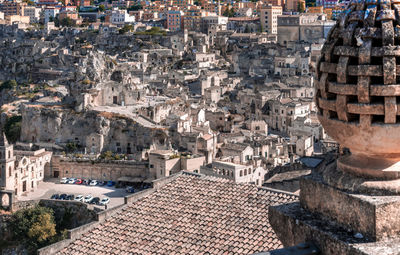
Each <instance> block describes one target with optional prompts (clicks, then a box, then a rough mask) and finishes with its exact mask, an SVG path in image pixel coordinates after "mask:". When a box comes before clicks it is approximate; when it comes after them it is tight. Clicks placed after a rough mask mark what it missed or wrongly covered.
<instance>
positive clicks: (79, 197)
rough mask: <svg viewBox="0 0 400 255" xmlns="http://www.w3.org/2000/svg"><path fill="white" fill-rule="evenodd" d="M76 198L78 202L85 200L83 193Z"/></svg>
mask: <svg viewBox="0 0 400 255" xmlns="http://www.w3.org/2000/svg"><path fill="white" fill-rule="evenodd" d="M74 200H75V201H78V202H83V195H77V196H76V197H75V199H74Z"/></svg>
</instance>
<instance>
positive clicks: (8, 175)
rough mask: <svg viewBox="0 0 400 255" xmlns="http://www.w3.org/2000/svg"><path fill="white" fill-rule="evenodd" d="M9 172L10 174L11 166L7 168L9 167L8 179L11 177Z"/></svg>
mask: <svg viewBox="0 0 400 255" xmlns="http://www.w3.org/2000/svg"><path fill="white" fill-rule="evenodd" d="M11 172H12V170H11V166H9V167H8V177H11Z"/></svg>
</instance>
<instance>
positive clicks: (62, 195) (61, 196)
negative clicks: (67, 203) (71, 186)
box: [59, 194, 68, 200]
mask: <svg viewBox="0 0 400 255" xmlns="http://www.w3.org/2000/svg"><path fill="white" fill-rule="evenodd" d="M67 196H68V195H67V194H61V195H60V197H59V199H60V200H67Z"/></svg>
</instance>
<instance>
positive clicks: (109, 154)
mask: <svg viewBox="0 0 400 255" xmlns="http://www.w3.org/2000/svg"><path fill="white" fill-rule="evenodd" d="M100 158H103V159H106V160H113V159H114V155H113V153H112V151H106V152H104V153H103V154H102V155H101V156H100Z"/></svg>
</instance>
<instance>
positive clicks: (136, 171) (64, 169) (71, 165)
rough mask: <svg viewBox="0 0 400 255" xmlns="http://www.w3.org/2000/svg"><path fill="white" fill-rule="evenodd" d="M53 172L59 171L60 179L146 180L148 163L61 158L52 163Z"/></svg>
mask: <svg viewBox="0 0 400 255" xmlns="http://www.w3.org/2000/svg"><path fill="white" fill-rule="evenodd" d="M53 171H59V177H60V178H62V177H74V178H84V179H96V180H105V181H108V180H112V181H117V180H118V178H120V177H122V176H131V177H142V178H146V177H147V176H148V163H147V162H134V161H108V162H107V161H104V162H96V161H91V160H83V159H67V158H62V159H60V160H57V161H53ZM49 177H50V176H49Z"/></svg>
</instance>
